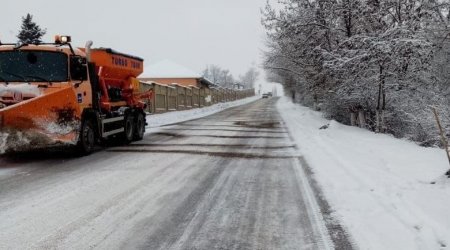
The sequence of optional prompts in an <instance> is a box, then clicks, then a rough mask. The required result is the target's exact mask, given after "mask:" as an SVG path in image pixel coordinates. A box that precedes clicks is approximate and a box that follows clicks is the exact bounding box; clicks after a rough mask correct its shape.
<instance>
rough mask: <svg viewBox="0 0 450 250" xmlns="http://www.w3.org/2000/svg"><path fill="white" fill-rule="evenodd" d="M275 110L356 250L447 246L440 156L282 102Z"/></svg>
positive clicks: (449, 227) (448, 205)
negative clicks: (354, 243)
mask: <svg viewBox="0 0 450 250" xmlns="http://www.w3.org/2000/svg"><path fill="white" fill-rule="evenodd" d="M277 108H278V110H279V111H280V113H281V116H282V117H283V119H284V121H285V123H286V126H287V127H288V129H289V131H290V133H291V134H292V136H293V137H294V139H295V140H296V143H297V144H298V146H299V150H300V152H301V153H302V154H303V155H304V157H305V159H306V160H307V162H308V163H309V165H310V167H311V168H312V171H313V172H314V174H315V176H314V178H315V179H316V180H317V182H318V183H319V185H320V186H321V187H322V189H323V191H324V195H325V196H326V198H327V200H328V201H329V202H330V204H331V206H332V208H333V209H335V217H337V218H338V219H339V220H340V221H341V223H342V224H343V225H344V227H346V228H347V230H348V231H349V233H350V234H351V236H352V237H353V239H354V240H355V241H356V244H357V245H358V246H359V247H360V248H361V249H396V250H398V249H447V248H448V247H449V246H450V218H449V209H450V179H448V178H445V177H444V176H443V174H444V173H445V172H446V171H447V170H448V168H449V166H448V162H447V159H446V156H445V153H444V151H443V150H441V149H437V148H423V147H420V146H418V145H416V144H415V143H413V142H409V141H406V140H401V139H396V138H394V137H392V136H389V135H384V134H375V133H372V132H370V131H367V130H363V129H359V128H356V127H350V126H345V125H342V124H340V123H337V122H335V121H330V120H326V119H324V118H322V114H321V113H319V112H315V111H312V110H310V109H308V108H305V107H302V106H300V105H295V104H293V103H292V102H290V101H289V100H288V99H287V98H282V99H281V100H280V101H279V102H278V104H277ZM326 124H329V127H328V128H327V129H319V128H320V127H322V126H323V125H326ZM432 182H436V184H431V183H432Z"/></svg>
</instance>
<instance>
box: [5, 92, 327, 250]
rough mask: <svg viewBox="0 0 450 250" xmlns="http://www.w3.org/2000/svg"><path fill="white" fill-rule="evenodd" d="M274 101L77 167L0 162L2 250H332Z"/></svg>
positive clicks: (46, 161) (35, 160)
mask: <svg viewBox="0 0 450 250" xmlns="http://www.w3.org/2000/svg"><path fill="white" fill-rule="evenodd" d="M276 100H277V99H276V98H271V99H263V100H259V101H256V102H253V103H250V104H247V105H244V106H240V107H236V108H232V109H228V110H225V111H223V112H220V113H217V114H215V115H212V116H209V117H205V118H201V119H197V120H193V121H188V122H184V123H181V124H176V125H171V126H166V127H163V128H161V129H159V130H158V131H157V132H154V133H150V134H148V135H147V136H146V137H145V139H144V140H143V141H141V142H137V143H134V144H132V145H129V146H121V147H114V148H107V149H104V150H99V152H96V153H94V154H92V155H90V156H87V157H83V158H73V157H72V158H68V157H67V155H65V154H64V153H62V152H59V153H58V152H53V153H49V154H45V155H35V154H34V155H33V154H32V155H26V156H20V157H11V156H10V157H2V158H0V249H49V248H50V249H88V248H95V249H327V248H332V245H331V243H330V240H329V236H328V233H327V230H326V229H325V227H324V224H323V221H321V220H322V219H321V218H322V217H321V215H320V213H319V212H318V211H319V210H318V207H317V204H316V202H315V201H314V195H312V191H311V190H312V189H310V188H309V185H308V184H307V181H306V178H305V174H304V172H303V171H302V170H301V166H300V164H301V162H300V160H299V157H300V155H299V152H297V149H296V147H295V145H294V144H293V142H292V141H291V139H290V138H289V133H288V132H287V129H286V128H285V126H284V124H283V122H282V121H281V119H280V116H279V114H278V112H277V110H276V107H275V102H276ZM148 119H149V122H151V117H150V118H148Z"/></svg>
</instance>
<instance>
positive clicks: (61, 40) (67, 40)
mask: <svg viewBox="0 0 450 250" xmlns="http://www.w3.org/2000/svg"><path fill="white" fill-rule="evenodd" d="M70 42H72V38H71V37H70V36H60V35H56V36H55V43H58V44H64V43H70Z"/></svg>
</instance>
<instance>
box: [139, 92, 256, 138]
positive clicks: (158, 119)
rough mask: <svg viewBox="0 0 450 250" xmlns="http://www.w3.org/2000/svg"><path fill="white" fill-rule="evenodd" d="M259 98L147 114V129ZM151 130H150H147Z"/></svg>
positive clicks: (201, 115)
mask: <svg viewBox="0 0 450 250" xmlns="http://www.w3.org/2000/svg"><path fill="white" fill-rule="evenodd" d="M257 99H259V97H258V96H253V97H248V98H245V99H241V100H237V101H234V102H226V103H218V104H215V105H212V106H208V107H203V108H196V109H190V110H184V111H174V112H168V113H163V114H155V115H149V116H147V123H148V126H147V129H150V128H157V127H161V126H164V125H169V124H173V123H178V122H184V121H189V120H193V119H198V118H202V117H205V116H209V115H212V114H214V113H217V112H220V111H222V110H225V109H229V108H232V107H236V106H240V105H244V104H247V103H250V102H254V101H256V100H257ZM148 132H151V131H147V133H148Z"/></svg>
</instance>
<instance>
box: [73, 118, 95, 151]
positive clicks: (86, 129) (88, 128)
mask: <svg viewBox="0 0 450 250" xmlns="http://www.w3.org/2000/svg"><path fill="white" fill-rule="evenodd" d="M94 147H95V132H94V126H93V125H92V121H90V120H85V121H84V122H83V123H82V124H81V131H80V137H79V139H78V144H77V148H78V152H79V153H81V154H82V155H88V154H90V153H92V151H94Z"/></svg>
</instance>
